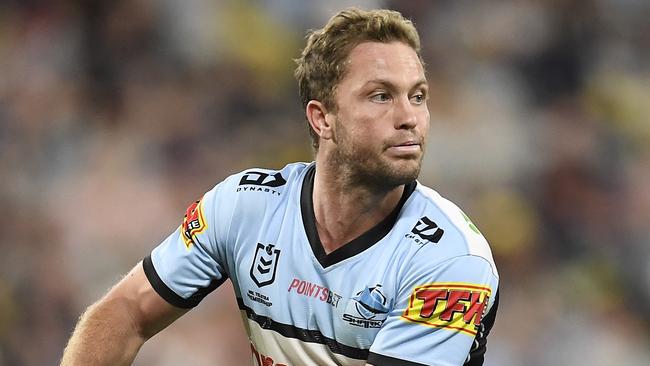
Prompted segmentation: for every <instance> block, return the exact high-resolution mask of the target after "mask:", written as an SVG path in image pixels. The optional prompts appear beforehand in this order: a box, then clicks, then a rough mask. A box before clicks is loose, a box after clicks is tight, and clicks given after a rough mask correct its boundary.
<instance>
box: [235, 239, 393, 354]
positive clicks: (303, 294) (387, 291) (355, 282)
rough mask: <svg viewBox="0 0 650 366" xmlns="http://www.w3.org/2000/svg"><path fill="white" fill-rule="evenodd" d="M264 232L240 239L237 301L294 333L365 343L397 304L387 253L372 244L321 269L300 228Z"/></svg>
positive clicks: (255, 313) (236, 282) (369, 341)
mask: <svg viewBox="0 0 650 366" xmlns="http://www.w3.org/2000/svg"><path fill="white" fill-rule="evenodd" d="M268 233H269V231H266V233H265V234H258V235H257V236H256V237H255V238H249V239H248V240H247V241H246V243H238V245H239V248H240V250H238V251H237V252H236V254H235V255H234V257H233V258H232V261H231V268H230V271H231V278H232V280H233V283H234V285H235V286H234V287H235V289H236V290H235V291H236V292H237V296H238V297H239V298H240V303H242V304H244V305H245V307H247V311H250V312H252V313H254V316H257V317H262V318H265V319H271V320H272V321H273V322H274V323H278V324H281V325H282V326H283V327H287V328H289V329H292V331H295V332H297V333H302V334H312V335H314V336H315V337H316V338H319V337H320V338H323V339H331V340H334V341H336V342H338V343H342V344H346V345H349V346H353V347H358V348H368V347H369V346H370V345H371V344H372V342H373V340H374V338H375V336H376V334H377V332H378V331H379V329H380V328H381V326H382V325H383V323H384V321H385V320H386V318H387V317H388V315H389V313H390V311H391V310H392V307H393V304H394V303H395V294H396V287H397V286H396V279H397V277H398V276H399V273H398V272H399V271H398V268H399V266H397V265H396V263H395V261H394V260H391V258H390V255H388V254H387V253H383V252H382V251H380V250H379V249H380V248H370V249H368V250H367V251H365V252H363V253H359V254H357V255H355V256H354V257H351V258H347V259H345V260H342V261H341V262H339V263H337V264H335V265H333V266H330V267H328V268H323V267H322V265H321V264H320V263H319V262H318V261H317V260H316V258H315V256H314V254H313V251H312V248H311V246H310V243H309V242H308V241H307V239H306V237H305V236H304V235H301V233H300V232H299V231H297V232H292V231H278V232H277V233H275V235H269V234H268ZM252 239H254V240H252ZM378 244H379V243H378ZM393 259H394V258H393Z"/></svg>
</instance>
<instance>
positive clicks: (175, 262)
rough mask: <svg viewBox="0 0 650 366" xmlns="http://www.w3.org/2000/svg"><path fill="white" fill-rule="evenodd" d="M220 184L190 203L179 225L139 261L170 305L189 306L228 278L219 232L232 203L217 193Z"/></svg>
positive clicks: (223, 225)
mask: <svg viewBox="0 0 650 366" xmlns="http://www.w3.org/2000/svg"><path fill="white" fill-rule="evenodd" d="M224 184H225V183H221V184H220V185H217V186H216V187H215V188H214V189H213V190H211V191H209V192H208V193H206V194H205V195H204V196H203V197H202V198H201V200H199V201H197V202H194V203H193V204H192V205H190V207H188V209H187V211H186V213H185V217H184V218H183V221H182V224H181V225H180V226H179V228H178V229H177V230H176V231H174V232H173V233H172V234H171V235H169V237H167V238H166V239H165V240H164V241H163V242H162V243H161V244H160V245H158V246H157V247H156V248H154V249H153V251H152V252H151V254H150V255H149V256H147V257H146V258H145V259H144V260H143V261H142V265H143V268H144V272H145V274H146V276H147V279H148V280H149V282H150V283H151V285H152V286H153V288H154V289H155V290H156V292H158V294H159V295H160V296H161V297H162V298H163V299H165V300H166V301H167V302H169V303H170V304H172V305H174V306H177V307H180V308H192V307H194V306H196V305H198V304H199V302H200V301H201V300H202V299H203V298H204V297H205V296H206V295H207V294H209V293H210V292H212V291H213V290H215V289H216V288H217V287H219V286H220V285H221V284H222V283H223V282H224V281H225V280H226V279H228V271H227V266H226V265H225V256H226V252H227V248H226V245H225V244H226V243H225V240H223V239H222V238H223V237H224V236H223V235H222V233H223V232H224V231H225V230H227V227H228V225H229V222H230V216H229V211H232V210H231V209H230V206H232V203H230V202H229V201H231V200H228V199H227V197H224V196H223V195H222V194H221V193H220V192H221V190H222V185H224Z"/></svg>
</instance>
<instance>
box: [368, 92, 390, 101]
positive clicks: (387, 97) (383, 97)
mask: <svg viewBox="0 0 650 366" xmlns="http://www.w3.org/2000/svg"><path fill="white" fill-rule="evenodd" d="M370 99H371V100H372V101H374V102H380V103H385V102H388V101H389V100H390V95H388V94H387V93H377V94H374V95H373V96H372V97H371V98H370Z"/></svg>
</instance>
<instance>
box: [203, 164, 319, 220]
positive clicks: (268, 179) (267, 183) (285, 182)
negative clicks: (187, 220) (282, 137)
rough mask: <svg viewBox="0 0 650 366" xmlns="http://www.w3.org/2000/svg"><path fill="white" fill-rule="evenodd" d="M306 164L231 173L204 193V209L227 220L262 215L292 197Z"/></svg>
mask: <svg viewBox="0 0 650 366" xmlns="http://www.w3.org/2000/svg"><path fill="white" fill-rule="evenodd" d="M309 165H310V164H309V163H291V164H288V165H286V166H284V167H283V168H281V169H268V168H250V169H246V170H243V171H240V172H238V173H235V174H232V175H230V176H228V177H227V178H225V179H224V180H223V181H221V182H220V183H219V184H217V185H216V186H215V187H214V188H213V189H212V190H210V191H209V192H207V193H206V194H205V196H204V197H203V201H204V203H203V204H204V206H205V210H206V211H208V212H210V213H211V214H212V215H213V216H214V217H217V218H220V219H221V220H226V221H231V219H233V218H236V217H237V216H239V215H246V216H247V218H249V219H253V218H254V217H256V216H260V215H263V213H264V212H265V211H267V210H268V209H269V208H273V207H277V206H279V205H283V204H286V203H287V202H289V201H290V200H291V199H292V197H294V196H295V195H294V194H293V192H294V191H295V190H296V189H299V188H300V183H301V182H302V177H303V176H304V173H305V171H306V170H307V168H308V167H309Z"/></svg>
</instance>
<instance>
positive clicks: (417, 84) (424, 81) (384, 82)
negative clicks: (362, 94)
mask: <svg viewBox="0 0 650 366" xmlns="http://www.w3.org/2000/svg"><path fill="white" fill-rule="evenodd" d="M369 84H379V85H383V86H385V87H387V88H389V89H396V85H395V84H394V83H393V82H391V81H389V80H386V79H371V80H368V81H366V82H365V84H364V85H369ZM428 85H429V82H428V81H427V79H426V78H421V79H419V80H418V81H416V82H415V84H413V86H412V87H411V89H416V88H419V87H422V86H428Z"/></svg>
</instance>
